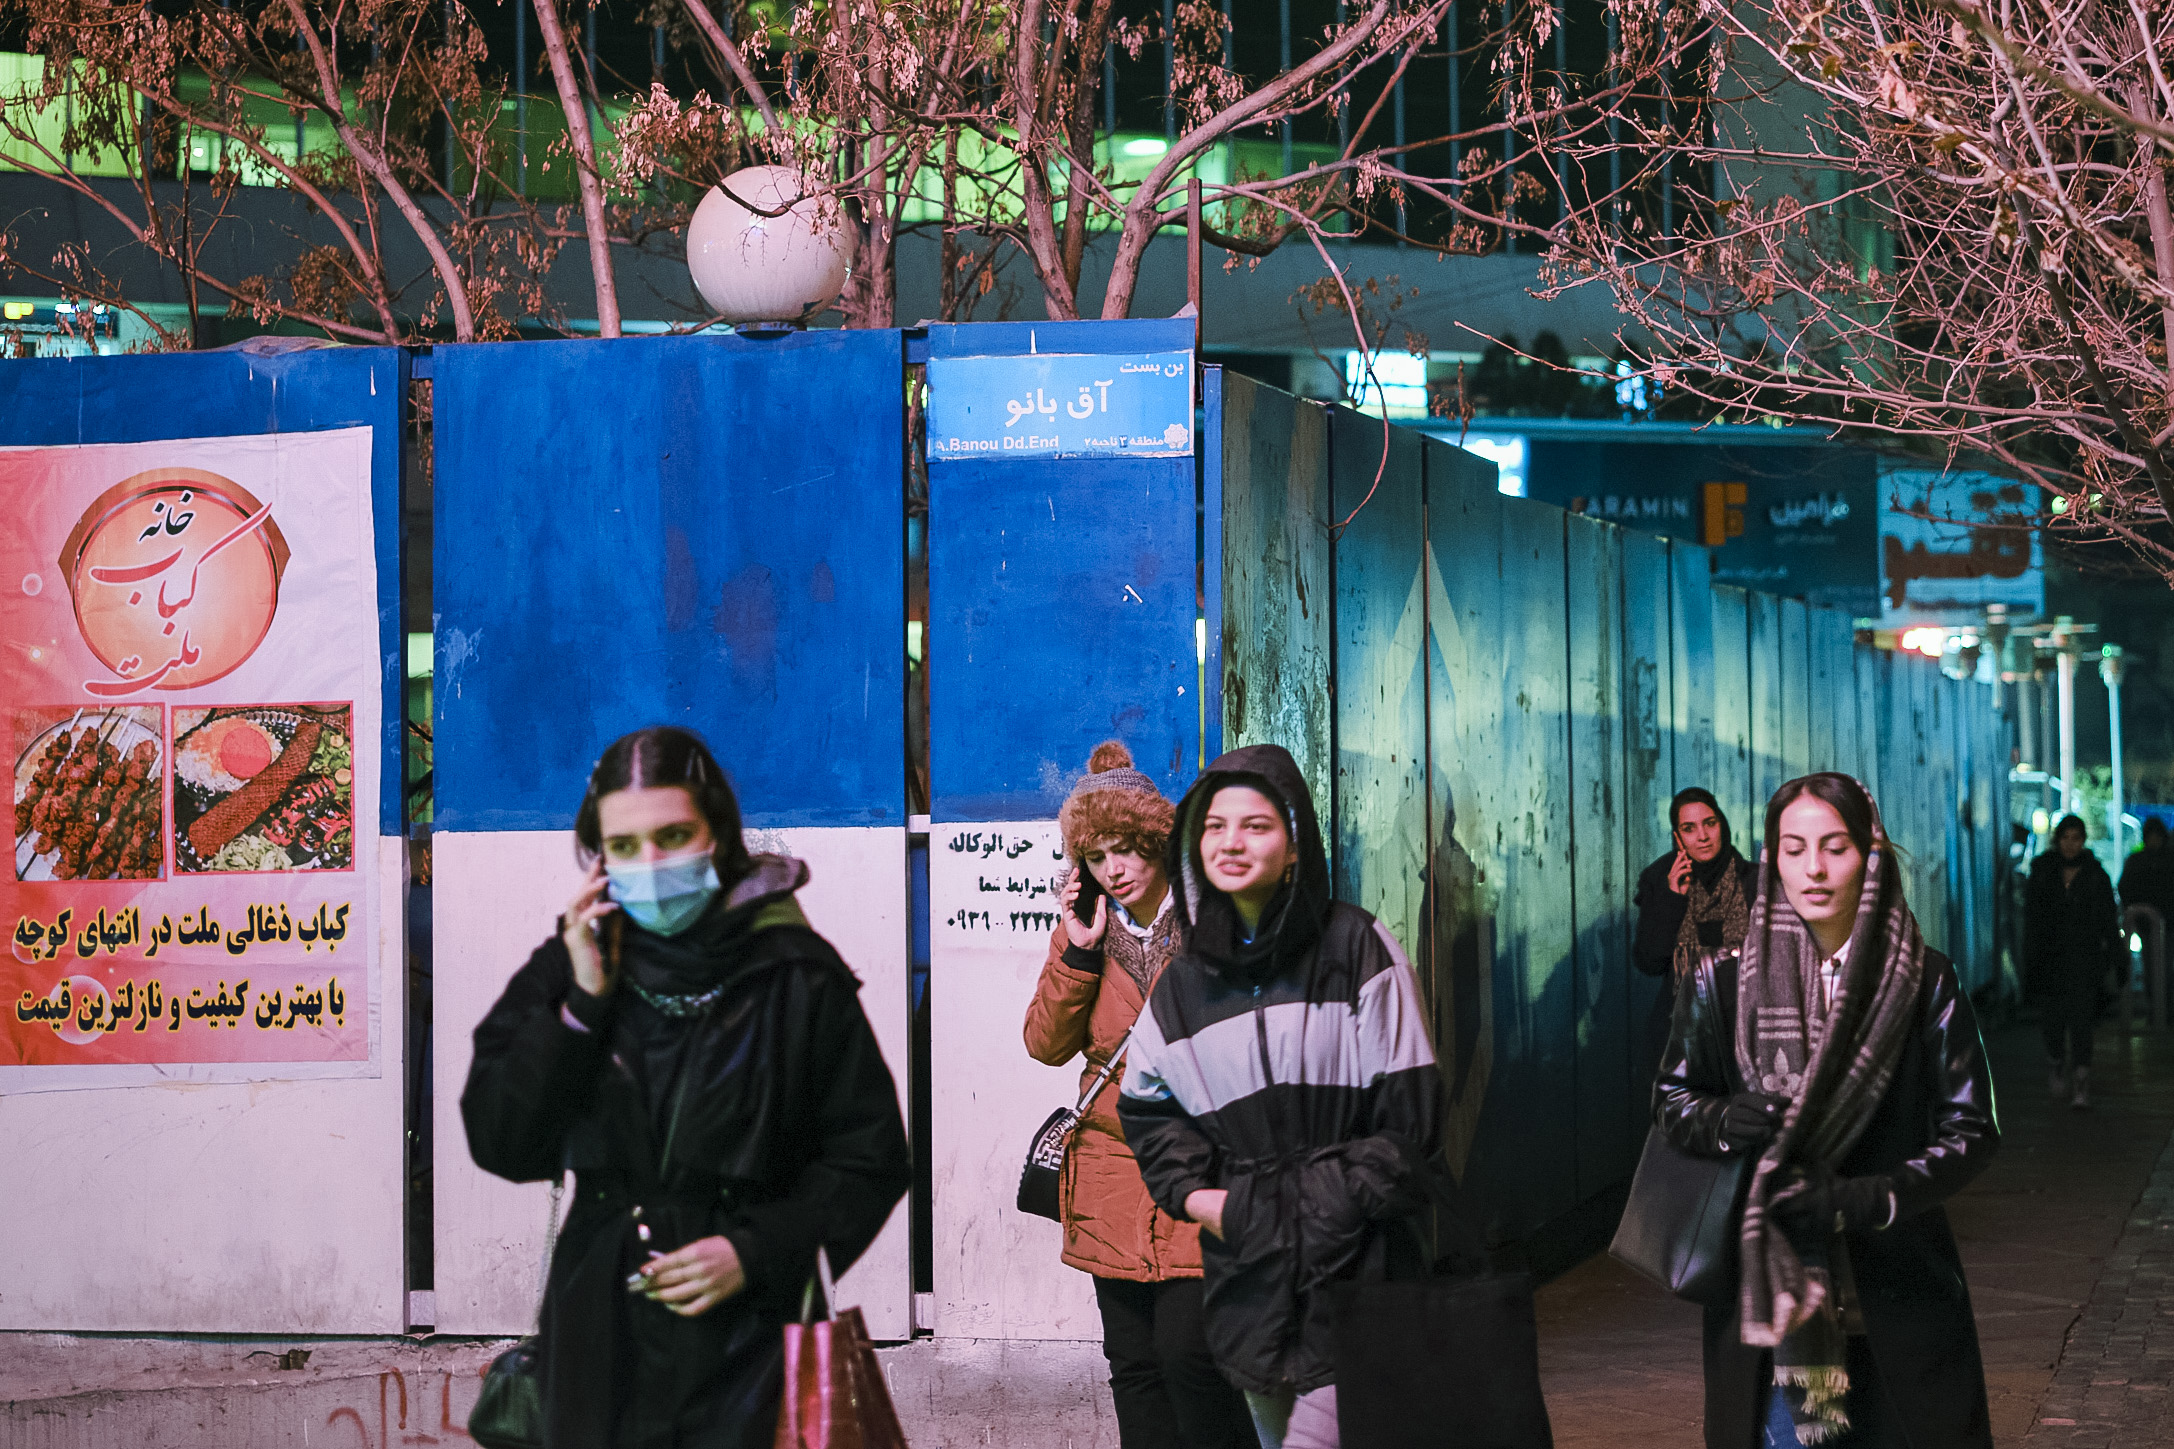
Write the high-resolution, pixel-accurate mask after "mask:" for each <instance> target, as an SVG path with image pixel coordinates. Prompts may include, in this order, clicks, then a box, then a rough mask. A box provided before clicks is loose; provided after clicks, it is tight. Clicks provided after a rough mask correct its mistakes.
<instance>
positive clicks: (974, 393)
mask: <svg viewBox="0 0 2174 1449" xmlns="http://www.w3.org/2000/svg"><path fill="white" fill-rule="evenodd" d="M928 387H929V404H928V457H929V461H930V462H931V463H936V462H943V461H947V460H954V459H961V458H974V459H980V460H984V461H986V460H988V459H993V458H1182V457H1189V456H1190V455H1191V454H1192V451H1193V427H1192V423H1193V354H1192V353H1191V352H1139V353H1129V354H1124V353H1062V352H1059V353H1049V352H1044V353H1035V354H1031V355H1028V356H1024V357H1018V356H1012V357H932V358H931V359H930V360H929V365H928Z"/></svg>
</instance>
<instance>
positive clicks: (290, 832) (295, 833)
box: [174, 704, 355, 874]
mask: <svg viewBox="0 0 2174 1449" xmlns="http://www.w3.org/2000/svg"><path fill="white" fill-rule="evenodd" d="M353 724H354V711H353V709H352V707H350V706H348V705H344V704H338V705H326V704H263V705H232V706H229V705H221V706H218V707H215V708H211V709H184V708H178V707H177V708H176V709H175V710H174V869H175V870H176V871H178V872H186V873H191V874H200V873H204V872H238V871H268V870H346V869H348V868H349V867H350V866H352V865H353V864H354V859H355V761H354V727H353Z"/></svg>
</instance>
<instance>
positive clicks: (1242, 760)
mask: <svg viewBox="0 0 2174 1449" xmlns="http://www.w3.org/2000/svg"><path fill="white" fill-rule="evenodd" d="M1233 785H1242V786H1245V787H1247V788H1249V789H1253V790H1258V791H1260V792H1261V793H1262V794H1263V795H1266V796H1267V797H1268V798H1269V799H1270V800H1272V801H1274V802H1275V804H1276V806H1277V808H1278V809H1279V810H1280V811H1282V813H1283V819H1284V828H1285V829H1286V830H1288V831H1289V832H1290V836H1291V840H1292V843H1293V844H1294V845H1296V847H1297V849H1298V861H1297V866H1296V868H1295V869H1294V870H1293V871H1292V872H1291V874H1290V877H1289V878H1288V879H1286V880H1285V881H1284V883H1283V885H1282V887H1281V888H1280V889H1279V890H1277V892H1276V894H1275V897H1274V899H1272V900H1270V901H1269V903H1268V908H1267V909H1266V910H1264V911H1262V912H1261V919H1260V925H1259V927H1258V929H1256V930H1255V932H1254V934H1253V939H1252V941H1250V942H1248V941H1247V940H1246V939H1245V930H1244V922H1243V921H1241V920H1240V918H1239V916H1238V907H1237V905H1236V904H1235V903H1234V902H1233V901H1232V900H1231V898H1230V897H1229V896H1228V895H1226V894H1225V893H1224V892H1222V891H1220V890H1218V889H1216V888H1215V887H1214V886H1212V885H1210V884H1208V880H1207V872H1206V871H1205V870H1204V869H1203V868H1202V866H1201V860H1200V831H1201V823H1202V821H1203V820H1205V819H1206V817H1207V813H1208V804H1209V802H1210V801H1212V800H1213V799H1214V798H1215V794H1216V792H1217V791H1218V790H1223V789H1227V788H1229V787H1231V786H1233ZM1168 865H1169V871H1170V879H1171V881H1172V882H1173V883H1174V884H1175V885H1176V887H1177V900H1176V902H1175V903H1174V905H1173V906H1172V909H1173V910H1175V911H1176V912H1177V914H1178V924H1179V928H1180V929H1181V930H1182V931H1183V932H1184V938H1185V947H1184V950H1185V954H1187V955H1189V956H1192V957H1195V958H1196V959H1198V960H1200V961H1201V962H1202V963H1203V964H1205V965H1206V966H1208V967H1209V968H1210V969H1211V970H1214V971H1215V972H1217V973H1218V974H1219V975H1224V976H1230V977H1235V978H1238V979H1242V980H1262V979H1265V978H1267V977H1270V976H1274V975H1277V974H1278V973H1280V972H1282V971H1284V970H1285V969H1287V968H1288V967H1290V966H1292V965H1294V964H1295V963H1297V962H1299V961H1302V960H1304V959H1305V957H1306V954H1307V953H1308V952H1309V951H1311V950H1312V949H1313V945H1314V942H1316V941H1318V940H1319V939H1320V937H1321V928H1322V926H1323V924H1324V923H1325V922H1326V921H1327V920H1328V915H1329V901H1330V889H1329V863H1328V851H1327V850H1326V849H1325V848H1323V846H1322V844H1321V824H1320V821H1319V819H1318V818H1317V817H1316V816H1315V815H1314V808H1313V792H1312V791H1310V790H1308V789H1307V788H1306V777H1305V776H1304V775H1302V774H1300V773H1299V769H1298V762H1297V761H1296V760H1293V759H1292V758H1291V752H1290V751H1289V750H1286V749H1285V748H1283V746H1281V745H1248V746H1246V747H1245V748H1243V749H1237V750H1232V751H1230V752H1228V753H1227V754H1224V755H1221V756H1219V757H1218V758H1217V759H1216V761H1215V762H1214V763H1213V764H1211V765H1209V766H1208V768H1207V770H1206V772H1205V773H1203V774H1202V775H1201V777H1200V778H1199V779H1198V780H1196V781H1195V782H1194V783H1193V788H1192V789H1190V790H1188V791H1186V792H1185V798H1184V799H1183V800H1181V801H1179V802H1178V815H1177V825H1176V828H1175V829H1173V830H1172V831H1171V832H1170V846H1169V851H1168Z"/></svg>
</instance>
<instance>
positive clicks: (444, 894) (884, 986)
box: [431, 826, 913, 1339]
mask: <svg viewBox="0 0 2174 1449" xmlns="http://www.w3.org/2000/svg"><path fill="white" fill-rule="evenodd" d="M748 848H749V849H751V850H756V851H765V850H768V851H777V852H780V853H782V854H787V855H794V856H798V857H799V858H800V859H802V860H804V861H806V862H807V863H808V869H809V872H810V880H809V883H808V886H807V888H806V889H805V890H803V891H802V892H801V893H800V903H801V907H802V909H804V910H805V911H806V912H807V915H808V921H809V923H810V924H811V925H813V926H814V927H815V929H816V930H818V931H820V932H822V933H823V935H824V936H825V937H826V938H827V939H828V940H829V941H830V943H831V944H832V945H834V946H836V947H837V948H838V953H839V954H840V955H841V956H843V957H844V958H845V959H846V962H847V964H848V965H850V966H851V967H852V968H853V970H854V973H855V974H856V975H858V976H859V977H860V978H861V982H862V986H861V1005H862V1007H863V1008H864V1009H865V1010H866V1011H867V1013H868V1019H869V1022H870V1024H871V1025H872V1026H873V1027H874V1029H875V1033H876V1040H877V1041H878V1042H879V1043H880V1044H881V1046H882V1048H883V1055H884V1060H886V1061H887V1062H889V1063H890V1067H891V1076H892V1078H893V1079H894V1080H895V1081H896V1082H897V1084H898V1090H899V1100H900V1106H901V1110H903V1109H904V1102H905V1093H906V1062H907V1041H908V1025H909V1022H908V1014H909V1010H910V1006H909V997H908V991H907V980H906V974H907V928H908V923H907V902H906V832H905V831H904V830H902V829H900V828H898V827H895V826H893V827H889V828H868V829H859V828H836V829H798V830H774V831H763V830H751V831H749V832H748ZM432 856H433V862H432V863H433V871H434V874H433V878H432V879H433V886H432V891H431V907H432V918H433V934H434V942H433V988H434V993H435V994H434V1002H433V1012H434V1022H435V1045H436V1051H437V1058H436V1063H435V1071H434V1081H435V1094H434V1095H435V1111H434V1129H435V1134H436V1141H435V1171H434V1174H433V1175H434V1178H435V1181H436V1192H435V1195H434V1196H435V1202H434V1214H435V1218H436V1232H435V1240H436V1272H435V1281H434V1285H433V1286H434V1288H435V1291H436V1308H437V1317H438V1321H437V1324H436V1325H435V1326H436V1328H437V1330H438V1331H439V1332H440V1333H463V1334H511V1333H525V1332H527V1331H528V1330H529V1329H530V1328H532V1327H533V1326H534V1322H535V1316H536V1302H537V1290H538V1286H539V1282H540V1279H539V1272H538V1270H539V1267H540V1265H541V1260H542V1254H543V1245H544V1237H545V1232H546V1220H547V1218H548V1216H549V1205H550V1189H549V1188H548V1187H547V1186H544V1185H541V1184H534V1183H530V1184H519V1185H517V1184H514V1183H509V1182H505V1181H503V1180H501V1179H499V1178H495V1177H492V1176H490V1175H489V1174H488V1173H485V1172H483V1171H482V1170H480V1169H479V1168H477V1167H476V1166H475V1164H474V1163H473V1162H472V1161H471V1160H470V1159H469V1156H468V1138H467V1134H466V1132H465V1130H464V1129H463V1128H462V1126H461V1120H460V1093H461V1087H462V1085H463V1084H464V1083H465V1082H466V1080H467V1077H468V1063H469V1059H470V1056H471V1054H472V1047H471V1036H472V1033H473V1032H474V1030H475V1025H476V1023H477V1022H479V1021H481V1020H482V1019H483V1016H484V1013H486V1012H488V1011H489V1010H490V1008H491V1005H492V1003H493V1002H495V1001H496V1000H497V999H498V994H499V992H500V991H502V990H503V989H504V988H505V984H506V981H507V980H508V978H510V977H511V976H512V975H513V973H514V972H515V971H517V970H519V969H520V967H521V965H522V963H524V962H526V961H527V960H528V957H529V953H530V952H532V951H533V950H534V949H535V948H536V946H537V945H538V944H539V943H540V942H541V941H543V939H544V938H545V937H546V936H548V935H549V934H550V932H551V930H552V924H553V922H554V921H555V920H556V919H557V917H558V914H559V912H560V911H561V910H563V909H564V908H565V905H566V902H567V900H568V899H569V898H570V897H571V896H572V895H573V893H574V890H575V888H576V887H577V886H578V885H579V883H580V875H581V873H580V871H579V870H578V869H577V868H576V867H575V864H574V854H573V836H572V835H571V833H570V832H567V831H558V830H550V831H492V832H476V833H467V832H454V833H446V834H440V835H437V836H435V837H434V838H433V841H432ZM912 1287H913V1281H912V1263H911V1243H910V1239H909V1237H908V1232H907V1209H906V1204H905V1202H903V1201H901V1202H900V1204H899V1206H898V1207H897V1209H896V1210H894V1211H893V1212H892V1214H891V1220H890V1222H889V1223H888V1224H886V1225H885V1227H884V1229H883V1232H882V1234H881V1235H880V1236H879V1237H878V1238H877V1239H876V1241H875V1243H874V1244H873V1245H872V1246H871V1247H870V1248H869V1250H868V1252H867V1253H866V1254H864V1255H863V1256H862V1258H861V1260H860V1262H858V1263H857V1264H855V1265H854V1267H853V1271H852V1272H850V1273H848V1274H847V1275H846V1276H845V1280H844V1282H843V1284H842V1285H841V1289H840V1295H841V1297H842V1298H843V1299H844V1301H845V1302H847V1303H857V1304H859V1306H860V1308H861V1311H862V1313H863V1314H864V1315H865V1316H866V1318H867V1321H868V1330H869V1332H870V1334H872V1335H873V1336H874V1337H876V1338H879V1339H903V1338H906V1337H908V1336H910V1335H911V1333H912V1303H911V1294H912Z"/></svg>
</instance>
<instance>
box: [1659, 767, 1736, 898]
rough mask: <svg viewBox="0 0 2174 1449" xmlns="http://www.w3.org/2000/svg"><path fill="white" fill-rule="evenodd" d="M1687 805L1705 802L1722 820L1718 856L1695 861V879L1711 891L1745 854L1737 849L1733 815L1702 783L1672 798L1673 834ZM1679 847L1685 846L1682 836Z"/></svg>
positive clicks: (1669, 822) (1677, 793)
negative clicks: (1722, 808) (1732, 827)
mask: <svg viewBox="0 0 2174 1449" xmlns="http://www.w3.org/2000/svg"><path fill="white" fill-rule="evenodd" d="M1686 805H1703V806H1705V807H1706V808H1707V809H1708V810H1711V811H1713V813H1714V819H1716V820H1718V821H1720V822H1721V848H1720V849H1719V850H1717V851H1715V852H1714V858H1713V859H1712V860H1694V861H1692V862H1691V879H1693V880H1695V881H1697V882H1698V883H1699V884H1700V885H1702V886H1704V887H1705V888H1706V889H1707V890H1709V891H1710V890H1712V889H1713V888H1714V885H1715V883H1716V882H1718V881H1719V880H1720V879H1721V873H1722V872H1723V871H1725V870H1727V869H1728V868H1729V867H1730V866H1732V865H1735V864H1738V863H1740V862H1741V861H1742V860H1743V856H1741V855H1739V854H1737V852H1736V844H1735V835H1734V833H1733V832H1731V831H1730V829H1729V817H1728V816H1726V815H1724V814H1722V813H1721V802H1720V801H1719V800H1716V799H1715V798H1714V792H1713V791H1711V790H1708V789H1705V788H1703V787H1701V786H1698V785H1693V786H1691V787H1690V788H1689V789H1686V790H1678V791H1677V792H1676V795H1675V798H1674V799H1672V800H1670V801H1669V802H1668V833H1669V834H1670V835H1674V834H1675V833H1676V822H1677V821H1678V819H1679V818H1680V817H1681V816H1682V814H1683V807H1684V806H1686ZM1677 848H1678V849H1679V850H1680V849H1682V842H1681V841H1680V840H1679V841H1678V842H1677ZM1686 853H1688V852H1686Z"/></svg>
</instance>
